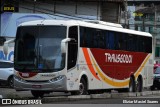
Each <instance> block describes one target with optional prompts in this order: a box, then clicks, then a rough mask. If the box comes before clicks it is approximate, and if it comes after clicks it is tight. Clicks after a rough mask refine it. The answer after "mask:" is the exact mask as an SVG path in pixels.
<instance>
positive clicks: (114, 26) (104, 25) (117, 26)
mask: <svg viewBox="0 0 160 107" xmlns="http://www.w3.org/2000/svg"><path fill="white" fill-rule="evenodd" d="M96 22H98V21H85V20H84V21H83V20H36V21H28V22H24V23H22V24H20V26H34V25H61V26H76V25H77V26H84V27H90V28H97V29H103V30H109V31H116V32H122V33H129V34H135V35H141V36H148V37H152V35H151V34H150V33H147V32H141V31H135V30H130V29H125V28H123V27H122V26H121V25H120V24H114V23H108V22H103V21H100V22H102V23H96Z"/></svg>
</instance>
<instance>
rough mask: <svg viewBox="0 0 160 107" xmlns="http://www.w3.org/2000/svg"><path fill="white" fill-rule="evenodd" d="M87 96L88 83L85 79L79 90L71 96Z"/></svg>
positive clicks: (81, 82)
mask: <svg viewBox="0 0 160 107" xmlns="http://www.w3.org/2000/svg"><path fill="white" fill-rule="evenodd" d="M86 94H87V82H86V81H85V79H84V78H82V79H81V81H80V83H79V90H78V91H73V92H71V95H86Z"/></svg>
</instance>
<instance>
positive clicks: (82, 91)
mask: <svg viewBox="0 0 160 107" xmlns="http://www.w3.org/2000/svg"><path fill="white" fill-rule="evenodd" d="M79 94H80V95H86V94H87V83H86V81H85V79H83V78H82V79H81V81H80V84H79Z"/></svg>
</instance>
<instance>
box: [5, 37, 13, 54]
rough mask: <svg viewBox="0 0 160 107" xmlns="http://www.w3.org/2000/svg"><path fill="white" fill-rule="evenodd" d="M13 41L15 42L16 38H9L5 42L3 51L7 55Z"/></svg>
mask: <svg viewBox="0 0 160 107" xmlns="http://www.w3.org/2000/svg"><path fill="white" fill-rule="evenodd" d="M13 42H14V39H11V40H8V41H6V42H4V45H3V52H4V54H5V55H7V54H8V47H9V43H13Z"/></svg>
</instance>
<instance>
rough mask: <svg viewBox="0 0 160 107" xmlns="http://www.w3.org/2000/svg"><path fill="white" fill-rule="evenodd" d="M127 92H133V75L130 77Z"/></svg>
mask: <svg viewBox="0 0 160 107" xmlns="http://www.w3.org/2000/svg"><path fill="white" fill-rule="evenodd" d="M128 92H135V81H134V79H133V77H131V78H130V82H129V88H128Z"/></svg>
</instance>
